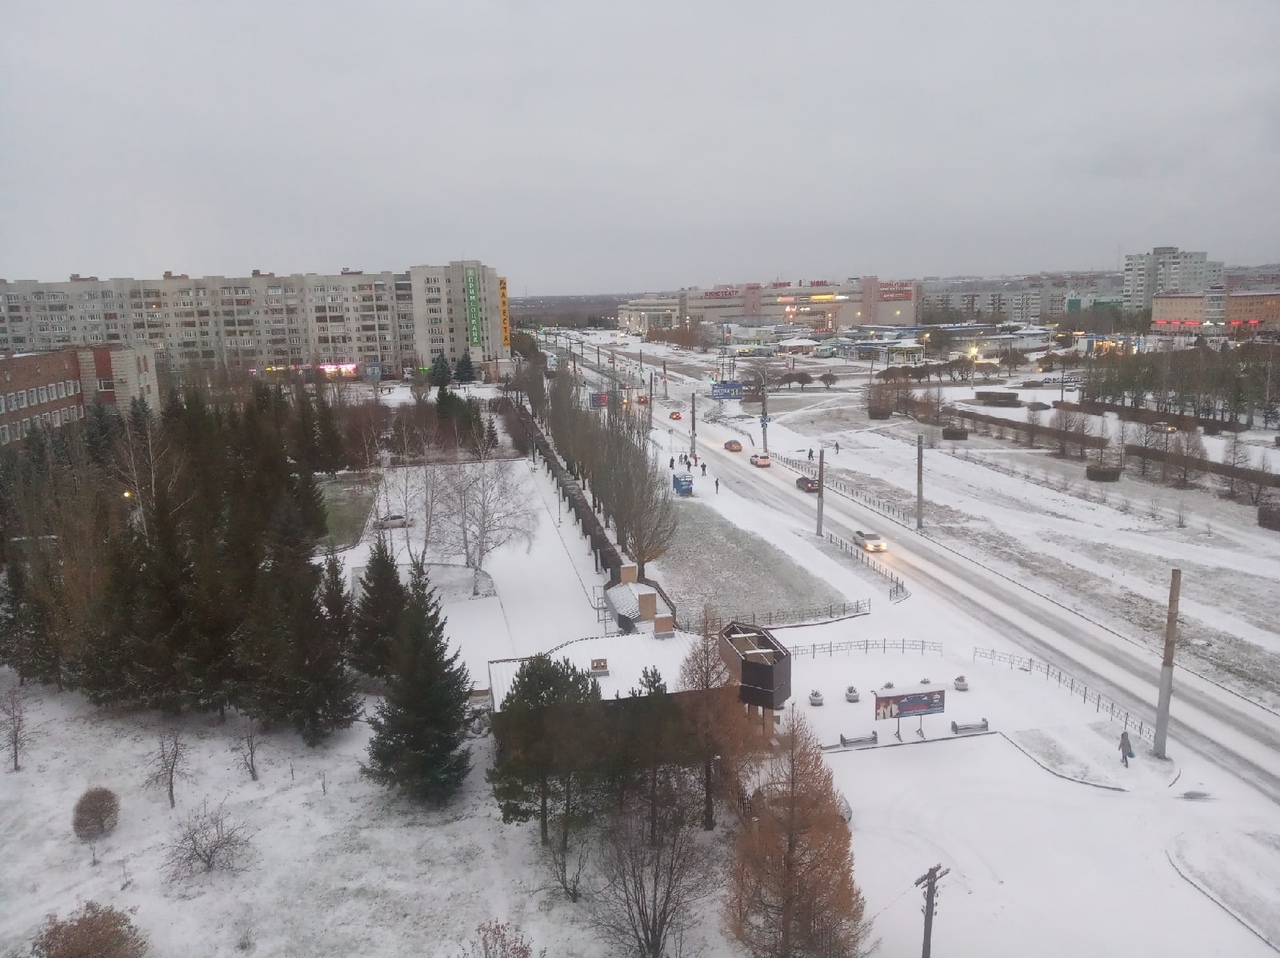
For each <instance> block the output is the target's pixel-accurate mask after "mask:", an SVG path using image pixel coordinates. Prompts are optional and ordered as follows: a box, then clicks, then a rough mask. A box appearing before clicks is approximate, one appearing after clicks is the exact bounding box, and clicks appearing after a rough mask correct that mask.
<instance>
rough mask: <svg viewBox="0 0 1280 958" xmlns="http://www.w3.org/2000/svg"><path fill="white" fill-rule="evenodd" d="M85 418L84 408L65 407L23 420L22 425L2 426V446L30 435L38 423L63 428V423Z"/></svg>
mask: <svg viewBox="0 0 1280 958" xmlns="http://www.w3.org/2000/svg"><path fill="white" fill-rule="evenodd" d="M83 418H84V407H83V406H64V407H63V408H62V409H53V410H50V411H49V412H44V413H41V414H40V415H38V416H32V417H30V418H27V419H23V420H22V422H20V423H17V422H15V423H13V424H12V425H10V424H8V423H5V424H0V446H7V445H8V444H9V443H11V442H17V441H18V440H19V439H22V438H24V437H26V436H28V435H30V433H31V429H32V427H33V426H34V425H35V424H36V423H43V424H44V425H45V426H61V425H62V424H63V423H68V422H71V421H72V420H75V419H83Z"/></svg>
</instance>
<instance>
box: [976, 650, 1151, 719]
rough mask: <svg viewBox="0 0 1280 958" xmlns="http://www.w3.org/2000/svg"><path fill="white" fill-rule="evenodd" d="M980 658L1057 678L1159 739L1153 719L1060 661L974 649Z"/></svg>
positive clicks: (1100, 711)
mask: <svg viewBox="0 0 1280 958" xmlns="http://www.w3.org/2000/svg"><path fill="white" fill-rule="evenodd" d="M979 659H983V660H985V661H987V662H990V663H992V664H993V665H996V664H1005V663H1008V666H1009V668H1010V669H1018V670H1019V671H1022V672H1027V673H1030V674H1032V675H1035V674H1037V673H1039V674H1041V675H1043V676H1044V677H1045V680H1046V681H1050V682H1057V683H1058V688H1060V689H1066V690H1067V691H1068V692H1070V693H1071V694H1072V695H1078V696H1080V701H1082V702H1084V703H1085V704H1086V705H1088V704H1090V703H1092V704H1093V706H1094V711H1095V712H1096V713H1097V714H1099V715H1106V716H1107V717H1108V718H1109V719H1110V720H1111V721H1113V722H1119V723H1121V725H1123V726H1124V729H1125V731H1128V732H1135V733H1137V735H1138V737H1139V738H1143V739H1146V740H1147V741H1148V742H1153V741H1154V740H1155V733H1156V726H1155V723H1154V722H1153V721H1151V720H1150V719H1144V718H1142V717H1141V716H1135V715H1132V714H1131V713H1130V712H1129V710H1128V709H1125V708H1121V707H1120V706H1119V705H1117V704H1116V703H1115V702H1114V701H1112V700H1111V699H1110V698H1108V697H1107V696H1105V695H1103V694H1102V693H1101V692H1098V691H1097V690H1095V689H1091V688H1089V687H1088V686H1087V685H1085V684H1084V683H1083V682H1081V681H1079V680H1077V679H1076V678H1074V677H1073V676H1071V675H1068V674H1067V673H1066V672H1064V671H1062V669H1060V668H1058V667H1057V666H1056V665H1050V664H1049V663H1048V662H1037V661H1035V660H1034V659H1024V658H1023V657H1022V656H1020V655H1010V654H1009V653H1008V652H997V651H996V650H995V649H974V650H973V660H974V661H975V662H976V661H978V660H979Z"/></svg>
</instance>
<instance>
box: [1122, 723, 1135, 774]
mask: <svg viewBox="0 0 1280 958" xmlns="http://www.w3.org/2000/svg"><path fill="white" fill-rule="evenodd" d="M1132 754H1133V746H1131V745H1130V744H1129V733H1128V732H1121V733H1120V764H1122V765H1123V766H1124V767H1125V768H1128V767H1129V756H1130V755H1132Z"/></svg>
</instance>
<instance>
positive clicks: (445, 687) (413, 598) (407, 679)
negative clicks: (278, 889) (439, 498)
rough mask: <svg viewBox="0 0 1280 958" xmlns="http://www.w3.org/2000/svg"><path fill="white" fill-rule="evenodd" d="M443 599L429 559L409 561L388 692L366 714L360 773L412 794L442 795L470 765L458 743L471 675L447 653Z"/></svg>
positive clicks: (436, 799) (439, 798)
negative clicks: (432, 581)
mask: <svg viewBox="0 0 1280 958" xmlns="http://www.w3.org/2000/svg"><path fill="white" fill-rule="evenodd" d="M444 625H445V622H444V619H443V617H441V615H440V603H439V601H438V600H437V599H436V596H435V590H433V589H432V588H431V587H430V585H429V583H428V581H427V573H426V566H425V565H424V564H423V563H422V561H421V559H418V560H416V561H415V562H414V564H413V572H412V576H411V579H410V582H409V595H408V600H407V602H406V603H405V607H404V611H403V613H402V614H401V616H400V622H399V628H398V629H397V635H396V651H395V659H394V666H393V670H392V673H391V675H390V677H389V679H388V681H387V694H386V698H385V699H383V701H382V703H381V704H380V705H379V706H378V709H377V714H376V715H375V716H374V717H372V718H371V719H370V720H369V724H370V725H371V726H372V728H373V738H372V739H371V740H370V742H369V764H368V765H363V766H361V773H362V774H364V775H366V776H368V777H369V778H371V779H373V780H374V781H375V782H378V783H379V784H381V785H387V786H394V787H397V788H399V789H400V790H402V791H404V792H405V793H406V794H408V795H409V796H411V797H412V798H415V799H419V800H422V801H429V802H433V803H436V804H443V803H445V802H447V801H448V800H449V799H450V798H451V797H452V796H453V794H454V793H455V792H456V791H457V790H458V787H459V786H460V785H461V784H462V782H463V780H464V779H465V778H466V776H467V772H468V771H469V770H470V768H471V752H470V749H468V748H466V747H465V746H464V745H463V731H464V728H465V726H466V720H467V699H468V698H469V696H470V693H471V678H470V676H469V675H468V674H467V667H466V666H465V665H463V664H461V663H460V662H459V661H458V653H457V652H453V653H452V654H451V653H450V652H449V644H448V639H447V638H446V637H445V634H444Z"/></svg>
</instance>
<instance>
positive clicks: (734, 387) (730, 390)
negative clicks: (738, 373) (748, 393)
mask: <svg viewBox="0 0 1280 958" xmlns="http://www.w3.org/2000/svg"><path fill="white" fill-rule="evenodd" d="M711 398H712V399H714V400H716V401H717V402H721V401H723V400H725V399H741V398H742V383H738V382H723V383H715V384H714V385H713V386H712V387H711Z"/></svg>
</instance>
